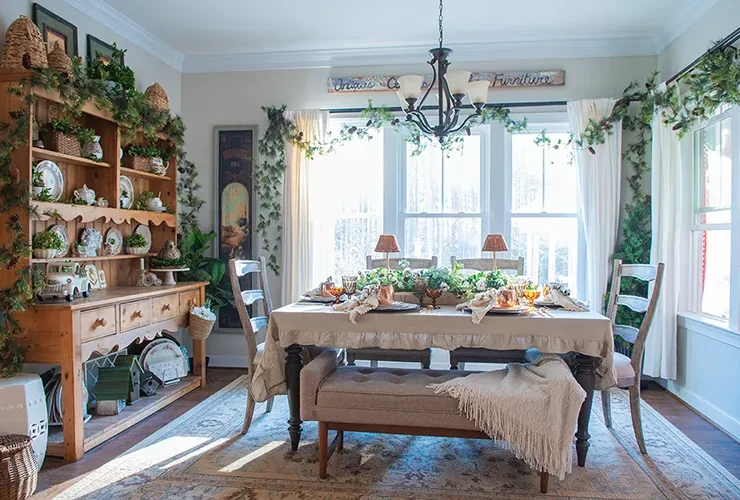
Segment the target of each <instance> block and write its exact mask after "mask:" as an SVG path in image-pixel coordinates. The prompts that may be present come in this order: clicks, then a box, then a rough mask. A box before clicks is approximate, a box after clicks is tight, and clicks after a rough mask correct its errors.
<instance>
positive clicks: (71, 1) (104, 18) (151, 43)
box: [64, 0, 185, 72]
mask: <svg viewBox="0 0 740 500" xmlns="http://www.w3.org/2000/svg"><path fill="white" fill-rule="evenodd" d="M64 2H65V3H67V4H68V5H70V6H72V7H74V8H75V9H77V10H79V11H80V12H82V13H83V14H85V15H86V16H88V17H90V18H91V19H93V20H95V21H97V22H99V23H100V24H102V25H103V26H105V27H106V28H108V29H109V30H111V31H113V32H114V33H116V34H118V35H120V36H122V37H124V38H125V39H126V41H128V42H131V43H133V44H134V45H136V46H137V47H139V48H140V49H143V50H145V51H146V52H148V53H149V54H151V55H152V56H154V57H156V58H157V59H159V60H160V61H162V62H163V63H165V64H167V65H168V66H171V67H173V68H174V69H176V70H177V71H179V72H182V65H183V61H184V60H185V55H184V54H183V53H182V52H179V51H178V50H176V49H174V48H173V47H171V46H170V45H168V44H167V43H165V42H164V41H162V40H161V39H160V38H157V37H156V36H154V35H152V34H151V32H149V31H147V30H146V29H144V28H143V27H142V26H141V25H139V24H137V23H136V22H134V21H132V20H131V19H130V18H129V17H127V16H125V15H124V14H122V13H121V12H119V11H118V10H116V9H114V8H113V7H111V6H110V5H108V4H107V3H106V2H104V1H101V0H64Z"/></svg>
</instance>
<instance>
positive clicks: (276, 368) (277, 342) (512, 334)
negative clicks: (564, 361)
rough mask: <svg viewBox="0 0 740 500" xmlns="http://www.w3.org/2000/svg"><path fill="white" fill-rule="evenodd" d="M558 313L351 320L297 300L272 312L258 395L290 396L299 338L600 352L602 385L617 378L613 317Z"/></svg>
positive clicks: (341, 343) (440, 313) (343, 343)
mask: <svg viewBox="0 0 740 500" xmlns="http://www.w3.org/2000/svg"><path fill="white" fill-rule="evenodd" d="M551 312H552V315H553V317H552V318H545V317H542V316H539V315H531V316H486V317H485V318H484V319H483V321H482V322H481V323H480V324H479V325H476V324H474V323H473V322H472V321H471V320H470V314H469V313H465V312H462V311H456V310H455V308H454V306H442V308H441V309H438V310H435V311H432V312H427V311H426V310H424V311H423V312H421V313H418V312H411V313H377V312H370V313H368V314H365V315H363V316H360V317H358V318H357V323H356V324H352V323H351V322H350V321H349V318H348V315H347V313H343V312H337V311H334V310H333V309H332V308H331V307H327V306H325V305H323V304H319V305H314V304H300V303H296V304H290V305H287V306H285V307H281V308H280V309H277V310H275V311H273V312H272V315H271V317H270V325H269V327H268V332H267V337H266V341H265V350H264V354H263V355H262V358H261V359H260V361H259V363H258V365H257V368H256V369H255V373H254V378H253V380H252V385H251V387H252V397H253V398H254V399H255V400H257V401H265V400H266V399H268V398H270V397H271V396H275V395H277V394H285V393H286V386H285V351H284V348H285V347H288V346H290V345H292V344H300V345H318V346H327V347H348V348H354V349H358V348H362V347H381V348H385V349H425V348H427V347H437V348H440V349H446V350H452V349H455V348H458V347H486V348H489V349H501V350H504V349H529V348H532V347H536V348H537V349H539V350H540V351H542V352H548V353H567V352H578V353H581V354H586V355H588V356H595V357H599V358H601V362H600V363H599V365H598V367H597V370H596V388H597V389H606V388H609V387H612V386H614V385H615V384H616V375H615V372H614V365H613V359H612V353H613V351H614V339H613V338H612V332H611V325H610V323H609V320H608V319H607V318H606V317H604V316H602V315H600V314H597V313H594V312H569V311H562V310H553V311H551Z"/></svg>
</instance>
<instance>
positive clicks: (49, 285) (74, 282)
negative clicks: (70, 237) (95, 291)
mask: <svg viewBox="0 0 740 500" xmlns="http://www.w3.org/2000/svg"><path fill="white" fill-rule="evenodd" d="M91 289H92V287H91V285H90V281H89V280H88V279H87V276H85V275H84V273H83V272H82V271H81V268H80V264H79V262H65V263H62V264H47V265H46V274H45V276H44V290H43V291H42V292H41V293H39V294H38V295H37V296H36V298H37V299H38V301H39V302H42V301H44V300H46V299H66V300H67V301H68V302H72V301H73V300H74V299H75V297H76V296H78V295H82V296H83V297H87V296H88V295H90V290H91Z"/></svg>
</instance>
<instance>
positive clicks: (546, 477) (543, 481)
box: [540, 471, 550, 494]
mask: <svg viewBox="0 0 740 500" xmlns="http://www.w3.org/2000/svg"><path fill="white" fill-rule="evenodd" d="M549 482H550V474H548V473H547V472H545V471H542V472H540V493H543V494H544V493H547V486H548V483H549Z"/></svg>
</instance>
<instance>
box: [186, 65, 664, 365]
mask: <svg viewBox="0 0 740 500" xmlns="http://www.w3.org/2000/svg"><path fill="white" fill-rule="evenodd" d="M424 59H425V54H419V60H420V61H423V60H424ZM655 66H656V58H655V57H623V58H599V59H562V60H540V61H506V62H482V63H470V64H468V63H465V64H464V67H465V68H466V69H470V70H471V71H486V70H518V69H521V70H533V69H565V70H566V85H565V86H564V87H551V88H536V89H509V90H496V91H492V92H491V93H490V95H489V99H490V100H491V101H496V102H512V101H550V100H577V99H587V98H597V97H619V96H621V94H622V91H623V90H624V88H625V87H626V86H627V85H628V84H629V83H630V82H631V81H632V80H641V81H644V80H645V79H646V78H647V76H648V75H649V74H650V73H651V72H652V71H654V70H655ZM426 68H427V67H426V66H425V65H424V64H423V62H422V63H421V64H419V65H418V66H417V67H408V66H404V67H365V68H362V67H359V68H332V69H307V70H277V71H252V72H232V73H210V74H183V85H182V91H183V103H184V105H183V118H184V119H185V123H186V125H187V127H188V131H187V135H186V144H187V149H188V155H189V158H190V159H191V160H192V161H194V162H195V163H196V165H198V167H199V172H200V174H201V178H200V180H201V183H202V184H203V190H202V192H201V196H203V197H204V198H205V199H206V200H207V201H208V203H207V204H206V206H205V207H204V209H203V210H201V212H200V222H201V225H202V227H203V229H204V230H208V229H212V228H213V225H214V219H215V212H214V211H215V210H216V208H217V207H216V206H215V205H214V203H213V199H214V196H215V189H216V188H215V180H216V179H215V175H216V166H215V165H214V158H213V128H214V127H215V126H217V125H257V127H258V129H259V133H262V132H264V130H265V128H266V127H267V119H266V116H265V114H264V113H263V112H262V110H261V109H260V107H261V106H267V105H276V106H278V105H281V104H286V105H287V106H288V108H290V109H315V108H346V107H359V108H364V107H365V106H366V105H367V99H368V97H370V98H372V99H373V102H374V103H375V104H377V105H382V104H385V105H390V106H397V105H398V98H397V97H396V95H395V94H393V93H390V94H356V95H336V94H334V95H332V94H328V93H327V86H326V80H327V78H328V77H329V76H353V75H383V74H406V73H412V72H423V71H425V69H426ZM349 167H350V168H351V166H349ZM255 238H258V236H256V235H255ZM257 243H258V241H255V248H258V245H257ZM270 287H271V292H272V295H273V297H279V296H280V288H279V283H278V282H277V281H276V280H272V282H271V283H270ZM244 352H245V348H244V340H243V338H242V337H241V336H240V335H234V334H228V333H217V334H215V335H212V336H211V337H210V338H209V340H208V354H209V355H210V356H211V358H212V359H211V362H212V363H214V364H218V365H241V364H242V359H243V357H244Z"/></svg>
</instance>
